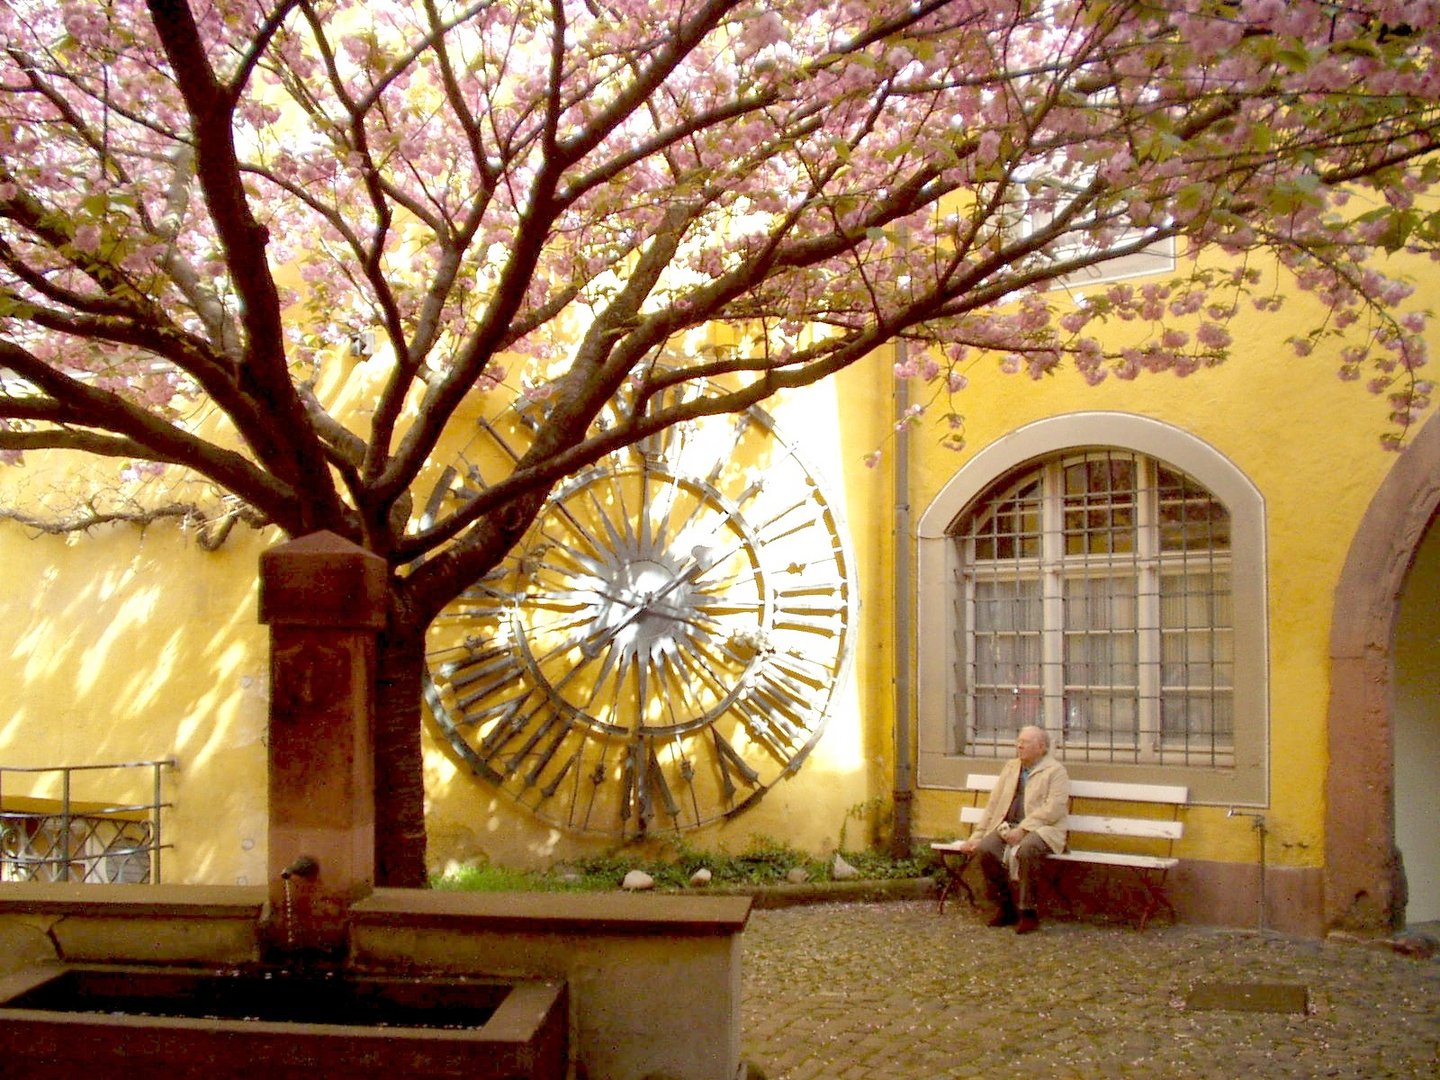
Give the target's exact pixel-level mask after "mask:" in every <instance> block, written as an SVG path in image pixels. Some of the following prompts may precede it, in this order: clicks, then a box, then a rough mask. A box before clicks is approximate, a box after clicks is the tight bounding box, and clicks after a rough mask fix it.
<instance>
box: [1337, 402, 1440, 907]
mask: <svg viewBox="0 0 1440 1080" xmlns="http://www.w3.org/2000/svg"><path fill="white" fill-rule="evenodd" d="M1437 508H1440V418H1431V420H1430V421H1429V422H1428V423H1426V425H1425V426H1424V427H1423V428H1421V430H1420V432H1419V433H1418V434H1417V435H1416V437H1415V440H1414V442H1413V443H1411V445H1410V446H1409V448H1408V449H1406V450H1405V452H1404V453H1403V454H1402V455H1401V457H1400V459H1399V460H1398V461H1397V462H1396V463H1395V467H1394V468H1393V469H1391V471H1390V474H1389V475H1388V476H1387V477H1386V478H1385V482H1384V483H1383V484H1381V485H1380V489H1379V490H1378V491H1377V492H1376V494H1375V498H1374V499H1373V500H1372V501H1371V504H1370V508H1369V510H1367V511H1366V513H1365V517H1364V519H1363V520H1362V521H1361V523H1360V528H1359V530H1358V531H1357V533H1356V536H1355V540H1354V543H1353V544H1352V545H1351V549H1350V554H1349V556H1348V557H1347V559H1346V562H1345V568H1344V570H1343V571H1342V573H1341V576H1340V582H1339V584H1338V585H1337V586H1336V589H1335V610H1334V620H1333V624H1332V625H1333V628H1332V630H1331V635H1330V663H1331V678H1330V711H1329V717H1328V725H1327V726H1328V731H1329V750H1330V769H1329V774H1328V778H1327V782H1326V792H1325V794H1326V823H1325V923H1326V927H1327V928H1329V929H1345V930H1354V931H1360V932H1370V933H1380V932H1386V931H1389V930H1392V929H1395V928H1397V927H1398V926H1399V924H1400V923H1401V922H1402V920H1403V919H1404V916H1405V912H1404V904H1403V895H1404V890H1403V886H1402V884H1401V881H1402V877H1401V872H1400V860H1399V858H1398V853H1397V849H1396V845H1395V837H1396V827H1395V820H1396V819H1395V750H1394V746H1395V734H1396V727H1395V717H1396V712H1395V687H1396V643H1397V640H1398V637H1399V630H1400V624H1401V603H1400V597H1401V594H1402V591H1403V590H1404V589H1405V585H1406V581H1407V578H1408V576H1409V574H1410V572H1411V568H1412V566H1413V565H1414V564H1415V563H1416V560H1417V555H1418V554H1419V552H1420V550H1421V545H1422V542H1423V541H1424V538H1425V537H1426V535H1427V531H1428V530H1430V528H1431V523H1432V521H1433V519H1434V517H1435V515H1436V512H1437ZM1417 580H1418V579H1417ZM1433 595H1434V594H1433V593H1431V596H1432V597H1433ZM1402 746H1403V743H1402ZM1432 783H1433V774H1432ZM1408 786H1409V785H1408V781H1407V788H1408Z"/></svg>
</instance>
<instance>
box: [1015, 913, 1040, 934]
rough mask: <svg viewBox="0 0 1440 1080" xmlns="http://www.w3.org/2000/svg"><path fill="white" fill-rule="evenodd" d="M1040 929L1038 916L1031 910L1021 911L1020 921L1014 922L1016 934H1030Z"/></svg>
mask: <svg viewBox="0 0 1440 1080" xmlns="http://www.w3.org/2000/svg"><path fill="white" fill-rule="evenodd" d="M1039 929H1040V917H1039V916H1038V915H1036V914H1035V912H1033V911H1022V912H1021V913H1020V921H1019V922H1017V923H1016V924H1015V932H1016V933H1017V934H1030V933H1034V932H1035V931H1036V930H1039Z"/></svg>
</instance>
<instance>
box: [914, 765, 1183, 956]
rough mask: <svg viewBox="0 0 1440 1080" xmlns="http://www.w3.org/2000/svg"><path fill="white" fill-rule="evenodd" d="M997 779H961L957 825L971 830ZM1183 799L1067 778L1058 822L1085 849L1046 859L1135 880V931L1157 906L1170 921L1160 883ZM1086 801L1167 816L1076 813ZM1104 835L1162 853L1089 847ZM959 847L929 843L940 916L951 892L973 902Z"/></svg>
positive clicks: (1143, 787) (1157, 790) (1152, 789)
mask: <svg viewBox="0 0 1440 1080" xmlns="http://www.w3.org/2000/svg"><path fill="white" fill-rule="evenodd" d="M997 779H998V777H996V776H992V775H987V774H985V773H971V774H970V775H969V776H967V777H966V778H965V788H966V790H968V791H970V792H971V793H972V798H973V800H974V801H973V803H972V805H970V806H965V807H961V809H960V821H961V823H962V824H965V825H969V826H971V827H972V828H973V827H974V826H975V824H976V823H977V822H978V821H979V820H980V818H981V817H982V816H983V815H984V813H985V807H984V803H983V802H982V800H981V796H982V795H984V796H986V797H988V796H989V794H990V792H991V791H992V790H993V789H994V787H995V782H996V780H997ZM1189 797H1190V793H1189V790H1188V789H1186V788H1184V787H1177V786H1173V785H1169V784H1121V783H1110V782H1108V781H1096V780H1071V781H1070V813H1069V814H1068V815H1067V816H1066V817H1065V820H1064V821H1063V822H1062V824H1063V825H1064V827H1065V829H1066V830H1067V831H1068V833H1069V841H1070V844H1071V845H1073V844H1074V841H1075V838H1076V836H1077V835H1078V836H1083V837H1084V838H1085V841H1086V846H1085V847H1082V848H1076V847H1073V846H1067V847H1066V849H1065V850H1064V851H1063V852H1061V853H1060V854H1058V855H1051V856H1050V857H1049V859H1050V861H1052V862H1056V863H1061V862H1071V863H1089V864H1092V865H1097V866H1114V867H1119V868H1121V869H1122V870H1124V871H1128V872H1130V873H1131V874H1133V876H1134V879H1135V880H1136V881H1137V882H1139V884H1140V886H1141V888H1142V889H1143V890H1144V894H1145V908H1144V910H1143V911H1142V912H1141V914H1140V929H1141V930H1144V929H1145V924H1146V923H1147V922H1149V921H1150V917H1151V916H1152V915H1154V914H1155V912H1156V911H1157V910H1159V909H1160V908H1164V909H1165V910H1166V911H1167V912H1168V913H1169V915H1170V920H1171V921H1172V922H1173V921H1174V920H1175V908H1174V907H1173V906H1172V905H1171V903H1170V898H1169V896H1168V895H1167V894H1166V891H1165V879H1166V877H1167V875H1168V874H1169V872H1170V871H1171V870H1172V869H1173V868H1174V867H1175V866H1176V865H1177V864H1178V863H1179V862H1180V860H1179V859H1178V858H1176V857H1175V856H1174V855H1173V854H1172V852H1173V850H1174V846H1175V841H1177V840H1179V839H1180V838H1181V836H1182V835H1183V834H1184V831H1185V825H1184V822H1182V821H1181V820H1180V811H1181V809H1182V808H1184V806H1185V805H1186V803H1187V802H1188V801H1189ZM1090 802H1104V803H1112V804H1113V803H1129V804H1139V805H1145V806H1151V807H1166V808H1168V809H1169V812H1170V816H1169V817H1168V818H1158V817H1134V816H1128V815H1126V814H1124V813H1119V814H1117V813H1115V812H1114V811H1113V809H1112V808H1110V807H1106V808H1104V809H1105V812H1104V813H1077V812H1076V806H1077V803H1090ZM1107 837H1109V838H1123V839H1124V840H1125V841H1138V842H1140V843H1141V845H1142V846H1148V847H1150V848H1152V849H1156V848H1163V853H1160V852H1159V851H1154V852H1152V853H1145V852H1139V851H1134V850H1130V849H1131V848H1133V847H1134V846H1135V845H1134V844H1131V843H1125V844H1123V845H1121V846H1122V848H1123V849H1122V850H1119V851H1107V850H1104V849H1103V848H1097V847H1096V846H1094V845H1103V844H1104V843H1105V839H1104V838H1107ZM960 843H961V842H960V841H959V840H954V841H948V842H943V843H942V842H936V843H933V844H931V845H930V847H931V848H932V849H933V850H934V851H935V852H936V854H938V855H939V856H940V862H941V865H942V866H943V867H944V868H945V872H946V880H945V882H944V884H943V886H942V887H941V889H940V900H939V910H940V911H941V912H942V913H943V912H944V910H945V901H946V899H947V898H948V897H949V895H950V893H951V892H953V891H954V890H955V889H957V888H958V889H960V890H961V891H962V892H964V893H965V896H966V898H967V899H968V900H969V902H970V903H971V905H972V906H973V905H974V903H975V894H974V892H973V891H972V890H971V888H970V885H969V883H967V882H966V881H965V879H964V878H963V877H962V876H961V874H962V872H963V871H964V869H965V867H966V865H967V864H968V863H969V861H970V857H969V855H968V854H967V853H966V852H963V851H961V850H960ZM1057 891H1059V892H1060V894H1061V896H1062V898H1063V899H1064V900H1065V901H1066V903H1067V904H1068V905H1069V907H1070V908H1071V909H1072V910H1073V909H1074V907H1075V904H1074V902H1073V900H1072V899H1071V898H1070V897H1069V896H1067V895H1066V894H1065V893H1064V891H1063V887H1062V886H1059V885H1057Z"/></svg>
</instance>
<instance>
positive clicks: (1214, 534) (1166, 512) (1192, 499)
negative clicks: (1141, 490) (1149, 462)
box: [1156, 465, 1230, 551]
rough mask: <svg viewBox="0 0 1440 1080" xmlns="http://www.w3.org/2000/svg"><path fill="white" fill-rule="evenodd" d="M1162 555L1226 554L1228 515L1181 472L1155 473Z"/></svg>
mask: <svg viewBox="0 0 1440 1080" xmlns="http://www.w3.org/2000/svg"><path fill="white" fill-rule="evenodd" d="M1156 474H1157V479H1156V484H1157V488H1158V490H1157V499H1158V502H1159V506H1158V519H1157V520H1158V521H1159V528H1160V550H1161V551H1228V550H1229V549H1230V514H1229V512H1228V511H1227V510H1226V509H1225V507H1224V506H1223V505H1221V504H1220V502H1219V501H1218V500H1216V499H1215V498H1213V497H1212V496H1211V495H1210V493H1209V492H1208V491H1206V490H1205V489H1204V488H1203V487H1201V486H1200V485H1199V484H1197V483H1196V482H1195V481H1194V480H1192V479H1190V477H1188V476H1186V475H1185V474H1184V473H1182V472H1177V471H1175V470H1173V469H1167V468H1166V467H1165V466H1163V465H1161V466H1159V468H1158V469H1157V470H1156Z"/></svg>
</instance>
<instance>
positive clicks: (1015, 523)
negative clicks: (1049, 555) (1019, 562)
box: [969, 480, 1041, 562]
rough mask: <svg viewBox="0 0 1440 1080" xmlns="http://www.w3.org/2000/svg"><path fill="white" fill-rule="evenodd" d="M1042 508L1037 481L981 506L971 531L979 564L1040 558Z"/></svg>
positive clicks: (1022, 485) (976, 513)
mask: <svg viewBox="0 0 1440 1080" xmlns="http://www.w3.org/2000/svg"><path fill="white" fill-rule="evenodd" d="M1040 505H1041V503H1040V482H1039V481H1038V480H1031V481H1029V482H1027V483H1022V484H1021V485H1020V486H1019V487H1018V488H1017V489H1015V490H1014V491H1011V492H1008V493H1007V494H1005V495H1001V496H998V497H996V498H994V499H993V500H987V501H986V502H985V503H982V504H981V505H980V507H978V508H977V509H976V511H975V514H974V525H973V526H972V528H971V529H970V531H969V535H970V537H971V538H972V540H973V546H974V552H975V559H976V561H978V562H993V561H997V560H999V561H1004V560H1012V559H1038V558H1039V557H1040Z"/></svg>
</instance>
